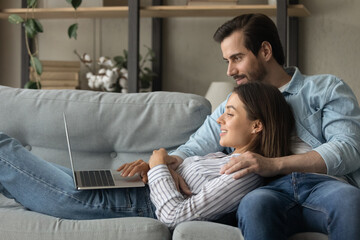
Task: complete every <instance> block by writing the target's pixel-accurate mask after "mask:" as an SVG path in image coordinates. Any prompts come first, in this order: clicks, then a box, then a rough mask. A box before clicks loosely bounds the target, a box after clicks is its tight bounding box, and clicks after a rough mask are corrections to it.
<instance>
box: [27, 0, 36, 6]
mask: <svg viewBox="0 0 360 240" xmlns="http://www.w3.org/2000/svg"><path fill="white" fill-rule="evenodd" d="M36 5H37V0H27V6H28V7H29V8H34V7H36Z"/></svg>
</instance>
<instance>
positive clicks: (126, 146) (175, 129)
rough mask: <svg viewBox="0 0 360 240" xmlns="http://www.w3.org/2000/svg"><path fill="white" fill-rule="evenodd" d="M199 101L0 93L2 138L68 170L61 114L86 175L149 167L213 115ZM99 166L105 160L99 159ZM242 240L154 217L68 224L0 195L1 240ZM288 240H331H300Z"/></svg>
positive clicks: (213, 227) (212, 228)
mask: <svg viewBox="0 0 360 240" xmlns="http://www.w3.org/2000/svg"><path fill="white" fill-rule="evenodd" d="M210 109H211V106H210V104H209V102H208V101H207V100H206V99H205V98H203V97H200V96H197V95H193V94H185V93H174V92H156V93H138V94H117V93H102V92H92V91H80V90H40V91H39V90H24V89H15V88H9V87H2V86H0V113H1V114H0V131H2V132H5V133H6V134H8V135H10V136H12V137H14V138H16V139H18V140H20V141H21V143H22V144H23V145H24V146H25V147H26V148H27V149H28V150H29V151H31V152H33V153H34V154H35V155H38V156H40V157H42V158H43V159H45V160H47V161H51V162H55V163H58V164H61V165H64V166H69V157H68V153H67V148H66V140H65V132H64V124H63V120H62V112H66V113H67V121H68V125H69V130H70V132H71V139H72V148H73V149H72V150H73V154H74V158H76V159H77V161H78V162H79V164H81V165H82V166H85V167H88V168H90V167H91V168H112V169H115V168H117V167H118V166H120V165H121V164H122V163H124V162H130V161H134V160H137V159H140V158H141V159H144V160H148V157H149V156H150V154H151V152H152V150H153V149H157V148H160V147H164V148H166V149H167V150H172V149H175V148H176V147H177V146H179V145H180V144H182V143H184V142H185V141H186V140H187V139H188V138H189V136H190V135H191V133H193V132H194V131H195V130H196V129H197V128H198V127H199V126H200V125H201V124H202V122H203V121H204V120H205V118H206V116H207V115H208V114H210ZM99 159H101V160H99ZM171 238H173V239H225V240H227V239H243V238H242V236H241V232H240V231H239V229H237V228H235V227H231V226H226V225H222V224H218V223H210V222H187V223H183V224H180V225H178V226H177V227H176V228H175V230H174V231H173V232H170V231H169V229H168V228H167V227H166V226H165V225H164V224H162V223H161V222H159V221H157V220H154V219H149V218H141V217H136V218H120V219H102V220H86V221H85V220H83V221H75V220H64V219H58V218H54V217H50V216H46V215H42V214H39V213H36V212H31V211H29V210H27V209H24V208H23V207H22V206H21V205H19V204H18V203H16V202H15V201H14V200H11V199H7V198H6V197H4V196H3V195H2V194H0V239H4V240H11V239H16V240H20V239H22V240H23V239H29V240H31V239H34V240H35V239H36V240H41V239H44V240H45V239H46V240H49V239H78V240H79V239H149V240H151V239H155V240H159V239H171ZM291 239H293V240H294V239H327V237H326V236H325V235H321V234H316V233H311V234H300V235H297V236H294V237H292V238H291Z"/></svg>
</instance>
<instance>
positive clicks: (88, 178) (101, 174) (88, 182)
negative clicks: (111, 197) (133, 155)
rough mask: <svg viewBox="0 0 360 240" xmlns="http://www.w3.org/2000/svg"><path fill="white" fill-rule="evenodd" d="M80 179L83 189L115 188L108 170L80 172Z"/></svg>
mask: <svg viewBox="0 0 360 240" xmlns="http://www.w3.org/2000/svg"><path fill="white" fill-rule="evenodd" d="M80 177H81V182H82V183H83V185H84V187H92V186H115V183H114V180H113V178H112V175H111V172H110V171H109V170H97V171H81V172H80Z"/></svg>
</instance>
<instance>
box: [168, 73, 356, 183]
mask: <svg viewBox="0 0 360 240" xmlns="http://www.w3.org/2000/svg"><path fill="white" fill-rule="evenodd" d="M286 71H287V72H288V74H289V75H291V76H292V79H291V81H290V83H289V85H288V86H287V88H285V90H284V91H283V95H284V97H285V99H286V101H287V102H288V103H289V104H290V106H291V107H292V110H293V113H294V118H295V122H296V133H297V136H298V137H299V138H300V139H301V140H303V141H304V142H305V143H307V144H308V145H310V146H311V147H312V149H313V150H314V151H316V152H318V153H319V154H320V155H321V156H322V158H323V159H324V161H325V163H326V166H327V173H328V174H329V175H333V176H345V177H346V178H347V179H348V181H349V182H350V183H351V184H354V185H356V186H358V187H359V186H360V108H359V104H358V102H357V99H356V97H355V95H354V94H353V92H352V90H351V89H350V87H349V86H348V85H347V84H346V83H345V82H344V81H343V80H341V79H339V78H337V77H336V76H333V75H328V74H327V75H313V76H305V75H302V74H301V72H300V71H299V69H298V68H295V67H293V68H288V69H286ZM227 100H228V99H226V100H225V101H224V102H223V103H222V104H220V106H219V107H218V108H216V109H215V111H214V112H213V113H212V114H211V115H210V116H208V117H207V119H206V120H205V122H204V124H203V125H202V126H201V127H200V128H199V129H198V130H197V131H196V132H195V133H194V134H193V135H192V136H191V137H190V139H189V140H188V141H187V142H186V143H185V144H184V145H182V146H180V147H179V148H178V149H177V150H175V151H174V152H172V153H171V154H172V155H178V156H180V157H182V158H183V159H185V158H186V157H189V156H194V155H199V156H204V155H206V154H208V153H211V152H218V151H224V152H227V153H230V152H232V151H233V149H231V148H224V147H222V146H220V145H219V140H220V125H219V124H218V123H217V122H216V120H217V119H218V118H219V117H220V116H221V115H222V114H223V113H224V111H225V105H226V102H227Z"/></svg>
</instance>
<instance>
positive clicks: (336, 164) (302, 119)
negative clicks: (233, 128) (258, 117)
mask: <svg viewBox="0 0 360 240" xmlns="http://www.w3.org/2000/svg"><path fill="white" fill-rule="evenodd" d="M214 39H215V40H216V41H217V42H219V43H220V46H221V50H222V54H223V58H224V60H225V61H226V62H227V63H228V69H227V75H229V76H231V77H233V78H234V80H235V81H236V83H237V84H242V83H245V82H249V81H262V82H265V83H269V84H272V85H274V86H276V87H278V88H279V89H280V90H281V91H282V92H283V95H284V96H285V98H286V100H287V102H288V103H289V104H290V105H291V107H292V109H293V112H294V117H295V120H296V132H294V136H293V138H292V146H293V148H292V149H293V153H294V155H291V156H287V157H282V158H264V157H262V156H260V155H258V154H254V153H251V152H247V153H246V154H242V155H241V156H239V157H234V158H233V159H232V160H231V161H230V162H229V163H228V164H227V165H225V166H224V167H223V168H222V170H221V172H222V173H224V174H230V173H233V172H236V174H235V176H234V177H235V178H240V177H242V176H244V175H246V174H249V173H253V172H254V173H257V174H259V175H261V176H263V177H275V176H278V177H277V179H276V180H273V181H272V182H270V183H269V184H268V185H266V186H264V187H261V188H259V189H256V190H254V191H253V192H250V193H249V194H248V195H246V196H245V197H244V198H243V200H242V201H241V203H240V206H239V209H238V212H237V216H238V225H239V227H240V228H241V230H242V232H243V235H244V237H245V239H247V240H252V239H267V240H269V239H276V240H279V239H287V237H288V236H290V235H292V234H294V233H297V232H303V231H316V232H322V233H325V234H328V235H329V239H358V238H359V236H360V230H359V226H360V204H359V203H360V190H359V189H358V188H357V187H359V186H360V152H359V151H360V109H359V106H358V103H357V100H356V98H355V96H354V94H353V93H352V91H351V89H350V88H349V87H348V86H347V85H346V83H344V82H343V81H342V80H340V79H338V78H337V77H335V76H332V75H316V76H304V75H302V74H301V73H300V71H299V69H297V68H295V67H293V68H289V69H284V68H283V65H284V53H283V50H282V47H281V43H280V40H279V36H278V33H277V29H276V26H275V25H274V23H273V22H272V21H271V19H269V18H268V17H266V16H265V15H261V14H248V15H242V16H239V17H236V18H234V19H232V20H230V21H228V22H226V23H225V24H223V25H222V26H221V27H220V28H219V29H218V30H217V31H216V33H215V35H214ZM225 104H226V101H225V102H224V103H223V104H221V105H220V106H219V107H218V108H217V109H216V110H215V111H214V113H213V114H212V115H211V116H209V117H208V118H207V119H206V121H205V122H204V124H203V126H201V127H200V128H199V129H198V131H197V132H195V133H194V134H193V135H192V136H191V138H190V139H189V141H188V142H187V143H185V144H184V145H182V146H180V147H179V148H178V149H177V150H176V151H174V152H173V153H171V154H172V156H173V157H174V158H173V161H174V162H172V163H171V164H170V165H171V166H172V167H173V168H176V167H177V166H178V165H179V164H181V162H182V159H184V158H186V157H188V156H193V155H205V154H207V153H209V152H216V151H225V152H227V153H230V152H232V149H224V148H222V147H221V146H220V145H219V134H220V128H219V125H218V124H217V123H216V119H217V118H218V117H219V116H220V115H221V114H222V113H223V112H224V108H225ZM224 134H226V133H224ZM175 159H176V160H175ZM180 182H181V179H180ZM182 184H184V183H183V182H182ZM182 184H181V185H182ZM354 186H356V187H354ZM180 187H181V186H180ZM183 189H186V187H183ZM185 192H187V191H186V190H185Z"/></svg>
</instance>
